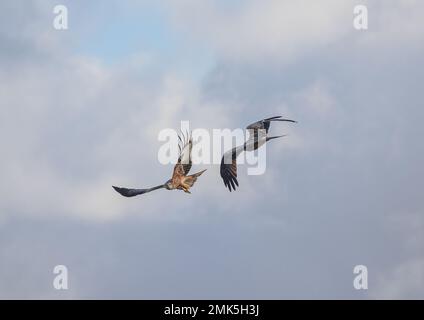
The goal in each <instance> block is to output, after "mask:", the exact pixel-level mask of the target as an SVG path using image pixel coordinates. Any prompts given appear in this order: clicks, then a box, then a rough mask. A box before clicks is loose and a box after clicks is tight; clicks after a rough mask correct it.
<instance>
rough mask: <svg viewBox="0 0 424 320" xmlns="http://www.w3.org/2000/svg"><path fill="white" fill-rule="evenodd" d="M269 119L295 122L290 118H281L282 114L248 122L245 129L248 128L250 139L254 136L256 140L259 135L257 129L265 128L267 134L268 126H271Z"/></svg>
mask: <svg viewBox="0 0 424 320" xmlns="http://www.w3.org/2000/svg"><path fill="white" fill-rule="evenodd" d="M271 121H287V122H293V123H296V122H297V121H294V120H290V119H283V118H282V116H276V117H271V118H267V119H263V120H259V121H257V122H255V123H252V124H249V125H248V126H247V127H246V129H248V130H249V132H250V134H251V135H250V139H252V138H254V139H256V140H257V139H258V136H259V130H265V133H266V134H268V131H269V127H270V126H271ZM252 133H253V134H252ZM264 136H265V135H264Z"/></svg>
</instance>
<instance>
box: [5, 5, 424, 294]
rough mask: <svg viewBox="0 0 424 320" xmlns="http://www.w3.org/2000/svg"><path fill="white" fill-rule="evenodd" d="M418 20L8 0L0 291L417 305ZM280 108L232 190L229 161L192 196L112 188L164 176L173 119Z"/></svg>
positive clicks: (404, 8) (237, 122)
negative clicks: (261, 159) (260, 167)
mask: <svg viewBox="0 0 424 320" xmlns="http://www.w3.org/2000/svg"><path fill="white" fill-rule="evenodd" d="M57 4H63V5H65V6H66V7H67V8H68V24H69V25H68V27H69V28H68V30H56V29H54V28H53V19H54V14H53V8H54V6H55V5H57ZM357 4H364V5H366V6H367V8H368V14H369V17H368V23H369V26H368V29H367V30H356V29H355V28H353V18H354V15H353V8H354V7H355V5H357ZM423 21H424V3H423V2H422V1H418V0H385V1H382V0H374V1H367V0H364V1H361V2H360V3H359V2H358V1H355V0H347V1H343V2H342V1H337V0H320V1H312V0H310V1H307V0H298V1H281V0H265V1H264V0H262V1H259V0H258V1H256V0H246V1H238V0H232V1H223V0H216V1H213V0H204V1H196V0H181V1H130V0H123V1H115V0H108V1H107V2H105V1H89V2H87V1H82V0H76V1H65V0H62V1H50V0H43V1H41V0H25V1H24V0H14V1H12V0H5V1H1V2H0V148H1V161H0V177H1V180H0V194H1V196H0V298H3V299H12V298H22V299H111V298H114V299H287V298H288V299H316V298H319V299H334V298H337V299H395V298H397V299H406V298H412V299H423V298H424V200H423V199H424V197H423V190H424V169H423V166H422V164H423V163H424V147H423V146H424V144H423V142H422V138H423V136H424V129H423V128H424V126H423V124H422V119H423V118H424V109H423V103H422V101H423V100H422V84H423V83H424V68H423V67H422V66H423V57H424V52H423V51H424V43H423V41H422V39H423V38H424V23H423ZM274 115H283V116H284V117H286V118H290V119H295V120H297V121H298V124H296V125H288V124H284V123H283V124H281V123H277V124H273V125H272V126H271V131H272V133H273V134H288V137H286V138H284V139H283V140H279V141H273V142H271V143H270V145H269V146H268V147H267V170H266V172H265V174H264V175H260V176H249V175H247V174H246V167H245V166H241V167H240V168H239V182H240V188H239V189H238V190H237V191H236V192H232V193H229V192H228V190H227V189H226V188H225V187H224V185H223V183H222V180H221V178H220V176H219V166H218V165H198V166H196V168H193V170H194V171H198V170H201V169H208V170H207V171H206V173H205V174H204V175H202V177H201V178H199V180H198V182H197V183H196V185H195V187H194V188H193V189H192V194H191V195H187V194H185V193H183V192H181V191H166V190H160V191H156V192H153V193H150V194H146V195H143V196H140V197H138V198H133V199H126V198H123V197H121V196H120V195H119V194H117V193H116V192H115V191H114V190H113V189H112V188H111V186H112V185H122V186H136V187H150V186H154V185H158V184H160V183H163V182H165V181H166V180H167V179H168V178H169V177H170V174H171V172H172V166H170V165H162V164H160V163H159V161H158V159H157V152H158V149H159V148H160V146H161V142H160V141H159V140H158V134H159V132H160V130H162V129H164V128H174V129H176V130H178V128H179V126H180V122H181V121H182V120H189V121H190V124H191V126H192V128H206V129H212V128H240V127H241V128H243V127H245V126H247V125H248V124H250V123H252V122H254V121H257V120H260V119H263V118H266V117H269V116H274ZM56 265H65V266H66V267H67V269H68V276H69V279H68V286H69V288H68V290H56V289H55V288H54V287H53V280H54V278H55V276H56V275H55V274H54V273H53V269H54V267H55V266H56ZM356 265H365V266H366V267H367V269H368V289H367V290H356V289H355V288H354V286H353V280H354V277H355V275H354V274H353V269H354V267H355V266H356Z"/></svg>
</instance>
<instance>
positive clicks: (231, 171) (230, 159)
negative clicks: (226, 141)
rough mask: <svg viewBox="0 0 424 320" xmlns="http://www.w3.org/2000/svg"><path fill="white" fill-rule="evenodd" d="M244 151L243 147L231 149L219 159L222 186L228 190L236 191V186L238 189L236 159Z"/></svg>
mask: <svg viewBox="0 0 424 320" xmlns="http://www.w3.org/2000/svg"><path fill="white" fill-rule="evenodd" d="M243 150H244V146H243V145H241V146H238V147H234V148H233V149H231V150H229V151H227V152H225V153H224V155H223V156H222V159H221V168H220V173H221V177H222V180H223V181H224V185H225V186H226V187H227V188H228V190H230V192H231V191H232V190H236V186H237V187H238V185H239V184H238V181H237V157H238V156H239V155H240V153H242V152H243Z"/></svg>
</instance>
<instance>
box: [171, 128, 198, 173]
mask: <svg viewBox="0 0 424 320" xmlns="http://www.w3.org/2000/svg"><path fill="white" fill-rule="evenodd" d="M178 139H179V144H178V149H179V157H178V162H177V164H176V165H175V167H174V173H173V175H175V174H178V175H183V176H186V175H187V174H188V173H189V172H190V169H191V166H192V161H191V150H192V149H193V140H192V138H191V135H189V134H188V133H187V134H181V135H180V136H178Z"/></svg>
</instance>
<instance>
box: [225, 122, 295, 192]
mask: <svg viewBox="0 0 424 320" xmlns="http://www.w3.org/2000/svg"><path fill="white" fill-rule="evenodd" d="M271 121H288V122H294V123H296V121H294V120H289V119H282V118H281V116H277V117H271V118H267V119H264V120H260V121H257V122H255V123H252V124H250V125H249V126H247V128H246V129H247V130H249V133H250V135H249V139H248V140H247V141H246V142H245V143H244V144H242V145H240V146H238V147H234V148H232V149H231V150H228V151H227V152H225V153H224V155H223V157H222V159H221V168H220V173H221V177H222V180H223V181H224V185H225V186H226V187H227V188H228V190H230V192H231V191H232V190H236V186H237V187H238V186H239V184H238V181H237V157H238V156H239V155H240V154H241V153H242V152H243V151H254V150H256V149H258V148H260V147H261V146H263V145H264V144H265V143H266V142H268V141H269V140H272V139H276V138H281V137H284V135H281V136H274V137H268V131H269V127H270V126H271Z"/></svg>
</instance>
